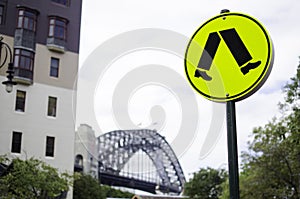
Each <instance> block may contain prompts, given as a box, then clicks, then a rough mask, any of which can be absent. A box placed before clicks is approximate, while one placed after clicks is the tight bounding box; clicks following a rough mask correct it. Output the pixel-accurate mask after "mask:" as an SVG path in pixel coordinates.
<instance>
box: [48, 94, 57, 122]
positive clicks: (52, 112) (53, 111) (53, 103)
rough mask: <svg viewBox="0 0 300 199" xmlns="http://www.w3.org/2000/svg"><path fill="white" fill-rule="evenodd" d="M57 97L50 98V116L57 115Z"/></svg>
mask: <svg viewBox="0 0 300 199" xmlns="http://www.w3.org/2000/svg"><path fill="white" fill-rule="evenodd" d="M56 103H57V98H56V97H49V99H48V116H52V117H56Z"/></svg>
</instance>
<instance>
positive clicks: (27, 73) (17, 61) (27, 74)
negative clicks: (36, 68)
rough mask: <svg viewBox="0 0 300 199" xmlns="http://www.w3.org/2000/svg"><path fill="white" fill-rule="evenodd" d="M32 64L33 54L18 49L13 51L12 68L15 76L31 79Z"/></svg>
mask: <svg viewBox="0 0 300 199" xmlns="http://www.w3.org/2000/svg"><path fill="white" fill-rule="evenodd" d="M33 63H34V53H33V52H31V51H29V50H24V49H20V48H16V49H15V53H14V66H15V68H16V69H15V70H16V71H15V74H16V76H19V77H24V78H28V79H33Z"/></svg>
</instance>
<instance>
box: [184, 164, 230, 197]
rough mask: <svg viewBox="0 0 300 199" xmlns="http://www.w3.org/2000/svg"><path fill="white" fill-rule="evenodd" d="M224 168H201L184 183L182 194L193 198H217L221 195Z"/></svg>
mask: <svg viewBox="0 0 300 199" xmlns="http://www.w3.org/2000/svg"><path fill="white" fill-rule="evenodd" d="M226 178H227V173H226V171H225V170H223V169H221V170H216V169H213V168H209V167H208V168H206V169H204V168H201V169H200V171H199V172H197V173H194V176H193V178H192V179H191V180H190V181H189V182H187V183H185V186H184V195H187V196H189V197H190V198H194V199H217V198H219V197H220V196H221V195H222V190H223V189H222V186H221V184H222V183H223V182H225V181H226Z"/></svg>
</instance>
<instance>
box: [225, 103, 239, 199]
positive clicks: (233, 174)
mask: <svg viewBox="0 0 300 199" xmlns="http://www.w3.org/2000/svg"><path fill="white" fill-rule="evenodd" d="M226 116H227V145H228V167H229V191H230V199H239V198H240V191H239V190H240V189H239V166H238V153H237V138H236V117H235V102H234V101H228V102H226Z"/></svg>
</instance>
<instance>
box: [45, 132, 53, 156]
mask: <svg viewBox="0 0 300 199" xmlns="http://www.w3.org/2000/svg"><path fill="white" fill-rule="evenodd" d="M54 152H55V137H54V136H46V149H45V156H46V157H54Z"/></svg>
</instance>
